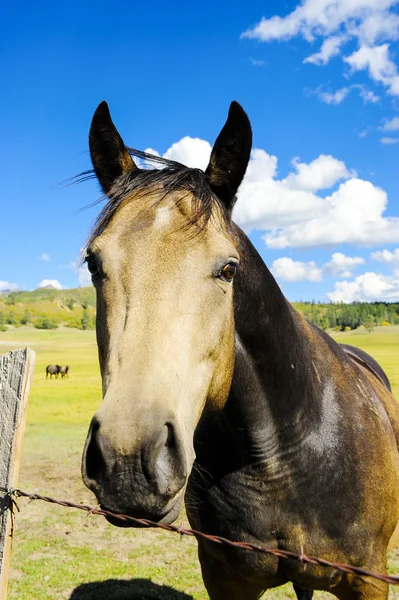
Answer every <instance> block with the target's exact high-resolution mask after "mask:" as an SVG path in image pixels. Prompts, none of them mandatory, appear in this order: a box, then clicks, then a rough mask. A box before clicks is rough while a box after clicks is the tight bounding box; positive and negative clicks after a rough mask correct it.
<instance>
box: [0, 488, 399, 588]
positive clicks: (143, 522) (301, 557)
mask: <svg viewBox="0 0 399 600" xmlns="http://www.w3.org/2000/svg"><path fill="white" fill-rule="evenodd" d="M0 492H3V493H4V494H5V496H4V498H3V499H0V514H2V513H4V511H7V510H9V511H10V513H11V519H12V523H14V519H15V514H16V511H19V507H18V504H17V499H18V498H28V499H29V500H30V501H33V500H41V501H43V502H48V503H50V504H56V505H58V506H63V507H66V508H75V509H78V510H83V511H85V512H87V513H89V514H92V515H101V516H103V517H112V518H114V519H119V520H120V521H125V522H130V523H132V524H133V525H138V526H141V527H156V528H158V529H163V530H164V531H170V532H173V533H179V534H180V535H187V536H190V537H195V538H196V539H204V540H207V541H209V542H213V543H215V544H221V545H224V546H230V547H233V548H240V549H242V550H249V551H253V552H261V553H263V554H269V555H271V556H276V557H278V558H286V559H291V560H296V561H299V562H302V563H304V564H310V565H318V566H320V567H329V568H332V569H336V570H338V571H342V572H344V573H350V574H352V575H361V576H366V577H372V578H374V579H378V580H380V581H384V582H385V583H388V584H390V585H399V576H395V575H388V574H386V573H375V572H374V571H370V570H368V569H365V568H363V567H357V566H354V565H347V564H342V563H334V562H331V561H329V560H326V559H324V558H318V557H316V556H308V555H306V554H304V553H303V552H301V554H296V553H295V552H290V551H289V550H281V549H279V548H266V547H265V546H259V545H258V544H252V543H250V542H234V541H232V540H229V539H227V538H224V537H221V536H219V535H211V534H208V533H204V532H202V531H197V530H195V529H186V528H184V527H177V526H176V525H165V524H164V523H156V522H155V521H150V520H149V519H138V518H136V517H131V516H129V515H123V514H119V513H114V512H111V511H109V510H105V509H103V508H100V507H98V506H97V507H93V506H87V505H85V504H74V503H73V502H69V501H67V500H56V499H55V498H50V497H49V496H41V495H40V494H31V493H28V492H24V491H23V490H20V489H19V488H12V489H9V488H6V487H3V486H0ZM12 531H13V529H12ZM11 535H12V534H11Z"/></svg>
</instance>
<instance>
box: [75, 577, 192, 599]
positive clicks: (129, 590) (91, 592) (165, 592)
mask: <svg viewBox="0 0 399 600" xmlns="http://www.w3.org/2000/svg"><path fill="white" fill-rule="evenodd" d="M69 600H193V597H192V596H189V595H188V594H185V593H184V592H178V591H177V590H174V589H173V588H171V587H169V586H167V585H158V584H156V583H152V581H150V580H149V579H132V580H131V581H125V580H123V579H108V580H107V581H95V582H94V583H83V584H82V585H80V586H79V587H77V588H76V589H75V590H74V591H73V592H72V595H71V597H70V599H69Z"/></svg>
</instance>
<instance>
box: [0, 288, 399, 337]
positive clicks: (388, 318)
mask: <svg viewBox="0 0 399 600" xmlns="http://www.w3.org/2000/svg"><path fill="white" fill-rule="evenodd" d="M293 305H294V306H295V308H296V309H297V310H298V311H299V312H301V313H302V314H304V315H305V317H306V318H307V319H308V320H309V321H310V322H311V323H313V324H314V325H317V326H319V327H321V328H322V329H335V330H341V331H343V330H345V329H356V328H357V327H359V326H364V327H366V328H367V329H369V330H370V331H371V330H372V328H373V327H376V326H380V325H382V326H383V325H398V324H399V303H395V304H393V303H387V302H372V303H366V302H357V303H356V302H355V303H353V304H321V303H316V302H294V303H293ZM95 313H96V294H95V289H94V287H80V288H76V289H71V290H56V289H54V288H53V287H50V286H48V287H45V288H39V289H37V290H34V291H32V292H3V293H0V331H4V329H5V328H7V327H8V326H14V327H15V326H16V327H18V326H20V325H29V324H31V325H34V326H35V327H37V328H39V329H52V328H55V327H58V325H64V326H66V327H76V328H78V329H93V328H94V321H95Z"/></svg>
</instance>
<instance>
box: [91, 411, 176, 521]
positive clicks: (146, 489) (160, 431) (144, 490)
mask: <svg viewBox="0 0 399 600" xmlns="http://www.w3.org/2000/svg"><path fill="white" fill-rule="evenodd" d="M151 429H152V432H151V434H150V435H143V430H142V429H141V431H140V434H141V435H140V444H136V445H135V444H132V448H130V450H129V452H123V451H122V450H121V449H120V448H118V440H115V443H113V442H111V440H110V438H109V436H107V435H106V434H104V433H103V432H102V427H101V423H100V421H99V420H98V419H97V417H96V416H95V417H94V418H93V420H92V423H91V425H90V429H89V433H88V436H87V439H86V444H85V448H84V452H83V459H82V477H83V481H84V483H85V485H86V486H87V487H88V488H89V489H91V490H92V491H93V492H94V493H95V495H96V497H97V500H98V502H99V503H100V504H101V505H102V506H103V508H105V509H107V510H110V511H111V512H115V513H119V514H126V515H129V516H132V517H135V518H142V519H149V520H151V521H156V522H165V523H172V522H173V521H174V520H175V519H176V518H177V516H178V514H179V511H180V508H181V505H182V502H183V496H184V488H185V484H186V482H187V467H186V461H185V453H184V447H183V443H182V441H181V439H180V436H179V435H178V433H177V427H175V426H174V424H173V423H172V422H171V421H168V422H166V423H164V424H163V425H162V426H161V427H158V428H154V427H152V428H151ZM154 429H155V431H154ZM109 520H110V522H112V523H113V524H115V525H119V526H122V527H123V526H125V527H126V526H130V527H132V526H133V527H134V526H137V525H135V524H134V523H132V522H125V521H121V520H119V519H114V518H110V519H109Z"/></svg>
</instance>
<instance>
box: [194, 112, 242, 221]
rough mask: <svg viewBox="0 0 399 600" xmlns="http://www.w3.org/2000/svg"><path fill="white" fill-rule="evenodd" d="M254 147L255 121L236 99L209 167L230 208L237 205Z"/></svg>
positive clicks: (212, 180) (216, 189)
mask: <svg viewBox="0 0 399 600" xmlns="http://www.w3.org/2000/svg"><path fill="white" fill-rule="evenodd" d="M251 147H252V129H251V123H250V122H249V119H248V117H247V114H246V113H245V112H244V110H243V108H242V107H241V106H240V104H238V102H232V103H231V105H230V110H229V115H228V117H227V121H226V123H225V124H224V127H223V129H222V131H221V132H220V133H219V135H218V137H217V139H216V142H215V144H214V146H213V149H212V153H211V158H210V161H209V165H208V167H207V169H206V171H205V173H206V174H207V175H208V177H209V183H210V186H211V188H212V189H213V191H214V192H215V194H216V195H217V196H218V198H219V199H220V200H221V201H222V202H223V204H224V205H225V207H226V208H227V210H228V211H229V212H231V211H232V209H233V206H234V203H235V200H236V193H237V190H238V188H239V185H240V183H241V182H242V180H243V178H244V175H245V171H246V169H247V166H248V161H249V157H250V154H251Z"/></svg>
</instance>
